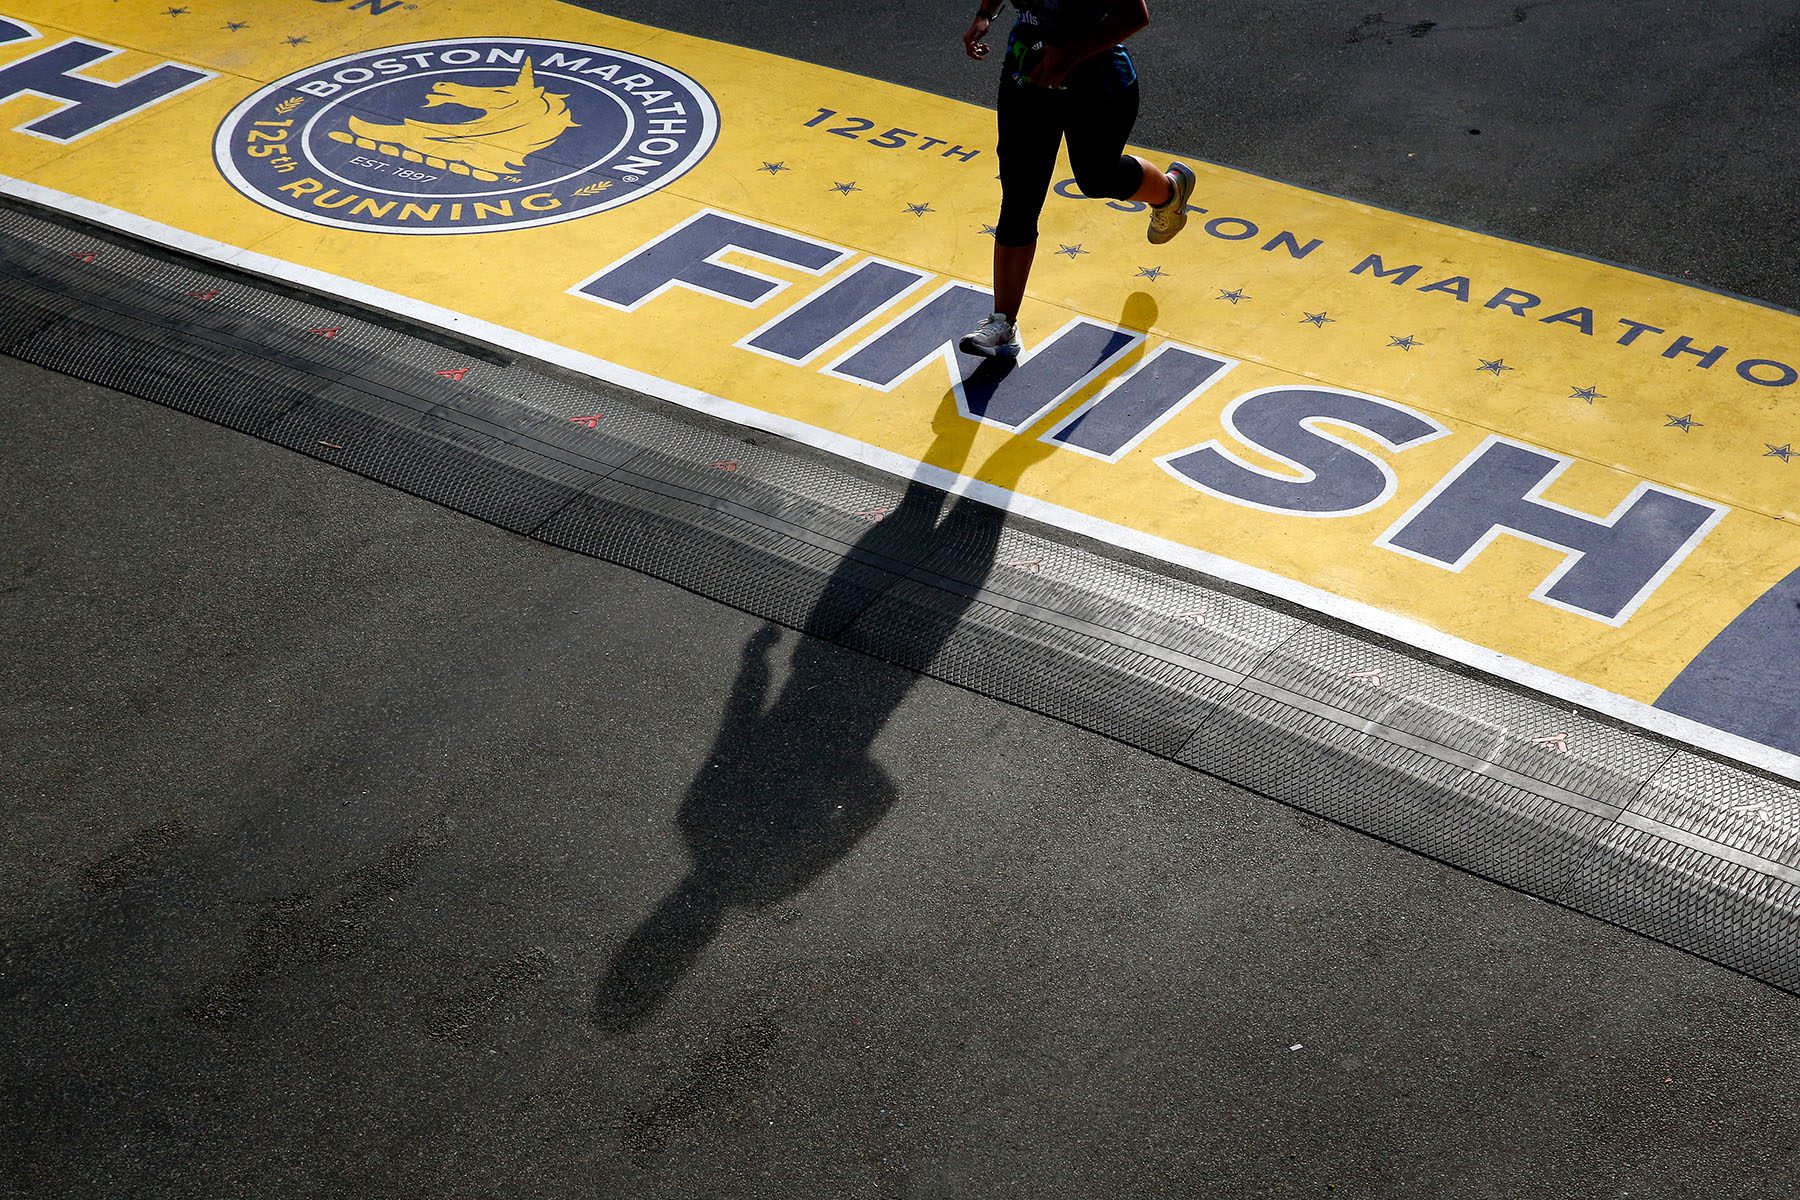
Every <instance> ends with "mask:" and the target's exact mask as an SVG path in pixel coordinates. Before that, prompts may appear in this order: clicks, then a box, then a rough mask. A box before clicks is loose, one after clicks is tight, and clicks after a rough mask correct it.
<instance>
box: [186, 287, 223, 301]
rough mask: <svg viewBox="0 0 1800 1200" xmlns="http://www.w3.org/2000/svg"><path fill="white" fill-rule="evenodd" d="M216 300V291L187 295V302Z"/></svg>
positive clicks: (217, 295)
mask: <svg viewBox="0 0 1800 1200" xmlns="http://www.w3.org/2000/svg"><path fill="white" fill-rule="evenodd" d="M218 298H219V293H218V291H217V290H216V289H214V290H209V291H204V292H189V293H188V299H189V300H217V299H218Z"/></svg>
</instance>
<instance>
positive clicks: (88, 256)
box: [69, 250, 100, 267]
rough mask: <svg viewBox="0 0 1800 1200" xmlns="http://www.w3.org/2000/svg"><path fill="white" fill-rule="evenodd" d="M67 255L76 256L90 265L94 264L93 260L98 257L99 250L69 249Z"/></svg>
mask: <svg viewBox="0 0 1800 1200" xmlns="http://www.w3.org/2000/svg"><path fill="white" fill-rule="evenodd" d="M69 257H70V258H78V259H80V260H81V261H82V262H84V263H86V264H87V265H88V266H90V267H91V266H93V265H94V260H95V259H97V258H99V257H100V252H99V251H98V250H71V251H69Z"/></svg>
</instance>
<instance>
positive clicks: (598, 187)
mask: <svg viewBox="0 0 1800 1200" xmlns="http://www.w3.org/2000/svg"><path fill="white" fill-rule="evenodd" d="M611 186H612V180H610V179H602V180H601V181H600V182H599V183H590V184H588V185H587V186H586V187H584V188H582V189H581V190H580V191H578V192H576V193H575V194H576V195H577V196H592V195H594V194H595V193H597V192H604V191H605V190H606V189H607V188H609V187H611Z"/></svg>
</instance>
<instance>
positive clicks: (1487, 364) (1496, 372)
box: [1475, 358, 1513, 379]
mask: <svg viewBox="0 0 1800 1200" xmlns="http://www.w3.org/2000/svg"><path fill="white" fill-rule="evenodd" d="M1477 361H1479V362H1480V363H1481V365H1480V366H1479V367H1476V368H1475V369H1476V370H1477V371H1486V372H1487V373H1488V374H1489V375H1492V376H1493V377H1494V378H1495V379H1498V378H1500V372H1502V371H1510V370H1512V369H1513V368H1511V367H1509V366H1507V365H1506V360H1505V359H1504V358H1483V359H1478V360H1477Z"/></svg>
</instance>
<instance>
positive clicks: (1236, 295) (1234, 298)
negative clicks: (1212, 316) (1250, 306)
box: [1213, 288, 1250, 308]
mask: <svg viewBox="0 0 1800 1200" xmlns="http://www.w3.org/2000/svg"><path fill="white" fill-rule="evenodd" d="M1213 298H1214V299H1215V300H1229V301H1231V303H1232V307H1234V308H1235V307H1236V306H1237V302H1238V301H1239V300H1248V299H1250V297H1248V296H1246V295H1244V289H1243V288H1232V289H1231V290H1230V291H1226V290H1225V289H1224V288H1220V289H1219V294H1218V295H1217V296H1215V297H1213Z"/></svg>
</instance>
